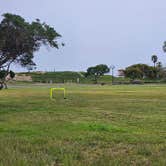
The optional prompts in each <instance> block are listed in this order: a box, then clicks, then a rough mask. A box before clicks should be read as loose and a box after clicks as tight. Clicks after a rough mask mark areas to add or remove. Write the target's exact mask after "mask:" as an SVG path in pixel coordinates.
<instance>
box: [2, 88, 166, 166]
mask: <svg viewBox="0 0 166 166" xmlns="http://www.w3.org/2000/svg"><path fill="white" fill-rule="evenodd" d="M56 86H58V85H55V87H56ZM60 86H62V85H60ZM49 88H50V87H49V86H30V87H26V86H18V87H11V88H10V89H8V90H3V91H0V166H61V165H62V166H107V165H108V166H112V165H122V166H124V165H161V166H162V165H163V166H165V165H166V86H164V85H149V86H148V85H146V86H145V85H141V86H131V85H130V86H129V85H126V86H90V85H89V86H88V85H75V86H74V85H67V86H66V89H67V99H66V100H64V99H63V98H61V97H60V95H58V97H57V98H56V100H53V101H51V100H50V99H49Z"/></svg>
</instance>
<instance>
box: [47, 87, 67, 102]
mask: <svg viewBox="0 0 166 166" xmlns="http://www.w3.org/2000/svg"><path fill="white" fill-rule="evenodd" d="M54 91H63V98H64V99H66V90H65V88H51V89H50V99H51V100H52V99H53V92H54Z"/></svg>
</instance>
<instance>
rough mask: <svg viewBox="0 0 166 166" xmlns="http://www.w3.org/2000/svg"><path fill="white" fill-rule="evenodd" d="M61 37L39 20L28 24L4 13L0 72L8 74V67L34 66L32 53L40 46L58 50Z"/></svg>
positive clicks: (1, 25)
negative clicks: (16, 65)
mask: <svg viewBox="0 0 166 166" xmlns="http://www.w3.org/2000/svg"><path fill="white" fill-rule="evenodd" d="M59 37H61V35H60V34H59V33H57V32H56V31H55V29H54V28H52V27H50V26H49V25H47V24H46V23H41V22H40V20H39V19H36V20H35V21H33V22H31V23H29V22H26V21H25V19H24V18H22V17H21V16H19V15H15V14H10V13H6V14H3V20H2V21H1V22H0V70H6V71H7V74H8V72H9V68H10V65H11V64H12V63H17V64H19V65H21V66H22V67H30V66H35V65H36V64H35V62H34V61H33V58H34V52H36V51H38V50H39V49H40V47H41V46H42V45H45V46H50V47H53V48H57V49H58V48H59V46H58V42H57V39H58V38H59ZM5 76H6V75H5Z"/></svg>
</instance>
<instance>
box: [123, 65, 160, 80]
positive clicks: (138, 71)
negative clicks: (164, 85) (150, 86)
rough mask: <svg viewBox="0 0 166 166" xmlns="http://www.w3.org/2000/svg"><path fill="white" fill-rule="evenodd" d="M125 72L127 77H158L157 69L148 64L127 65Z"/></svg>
mask: <svg viewBox="0 0 166 166" xmlns="http://www.w3.org/2000/svg"><path fill="white" fill-rule="evenodd" d="M124 73H125V76H126V77H129V78H131V79H144V78H148V79H154V78H156V74H157V69H156V68H154V67H152V66H148V65H146V64H134V65H131V66H129V67H127V68H126V69H125V71H124Z"/></svg>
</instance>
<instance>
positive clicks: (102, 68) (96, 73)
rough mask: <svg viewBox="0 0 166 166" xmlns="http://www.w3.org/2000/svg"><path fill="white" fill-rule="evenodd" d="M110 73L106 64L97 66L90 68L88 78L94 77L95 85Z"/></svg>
mask: <svg viewBox="0 0 166 166" xmlns="http://www.w3.org/2000/svg"><path fill="white" fill-rule="evenodd" d="M109 71H110V69H109V67H108V66H107V65H104V64H100V65H96V66H93V67H89V68H88V69H87V73H86V76H91V77H93V79H94V81H95V83H97V81H98V79H99V78H100V76H102V75H104V74H105V73H108V72H109Z"/></svg>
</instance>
